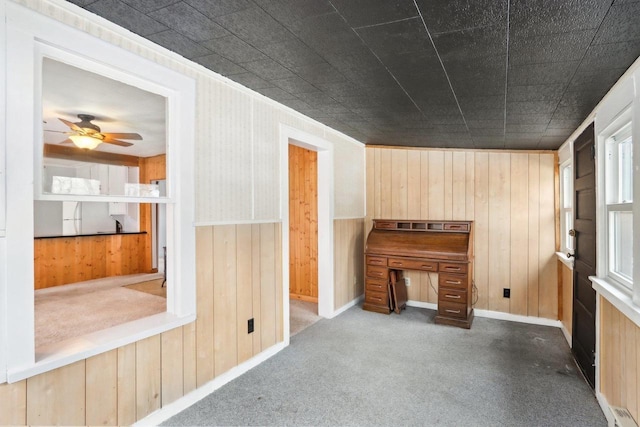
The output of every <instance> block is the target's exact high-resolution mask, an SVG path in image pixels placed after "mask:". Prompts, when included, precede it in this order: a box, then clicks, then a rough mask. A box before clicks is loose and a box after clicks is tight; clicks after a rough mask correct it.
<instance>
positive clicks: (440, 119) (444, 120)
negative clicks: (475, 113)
mask: <svg viewBox="0 0 640 427" xmlns="http://www.w3.org/2000/svg"><path fill="white" fill-rule="evenodd" d="M427 119H428V120H429V123H433V125H456V124H457V125H464V123H465V121H464V118H463V117H462V114H460V113H458V114H457V115H445V114H442V115H440V114H429V115H427Z"/></svg>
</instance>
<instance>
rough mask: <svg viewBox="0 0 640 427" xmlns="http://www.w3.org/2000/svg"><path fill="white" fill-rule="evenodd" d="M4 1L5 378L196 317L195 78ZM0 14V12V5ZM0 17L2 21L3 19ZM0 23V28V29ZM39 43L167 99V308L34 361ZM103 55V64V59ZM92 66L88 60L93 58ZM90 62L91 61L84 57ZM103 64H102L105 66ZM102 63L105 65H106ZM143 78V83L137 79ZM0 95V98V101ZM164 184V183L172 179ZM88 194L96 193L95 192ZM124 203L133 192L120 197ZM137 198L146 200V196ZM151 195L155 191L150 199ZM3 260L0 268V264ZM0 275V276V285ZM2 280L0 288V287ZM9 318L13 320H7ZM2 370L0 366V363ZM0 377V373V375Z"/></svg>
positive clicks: (65, 361)
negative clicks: (34, 208) (34, 228)
mask: <svg viewBox="0 0 640 427" xmlns="http://www.w3.org/2000/svg"><path fill="white" fill-rule="evenodd" d="M3 3H4V4H5V5H6V8H5V14H6V24H5V29H6V32H4V31H3V34H6V46H7V48H6V51H5V54H6V58H3V59H4V60H5V61H6V62H5V63H6V67H7V68H6V79H5V81H4V84H5V85H6V106H5V110H6V125H7V126H6V134H5V135H1V136H0V138H6V139H5V140H4V141H0V147H1V146H2V144H6V163H7V171H6V172H7V173H6V181H7V192H6V193H7V194H6V202H7V206H10V207H11V210H10V211H7V215H6V239H5V240H6V242H5V243H6V247H10V248H11V251H5V252H6V253H5V254H2V251H0V257H2V258H0V269H1V270H5V271H6V276H4V278H3V277H0V296H2V293H3V291H5V294H6V306H5V307H2V308H3V309H4V308H6V319H7V321H6V323H5V324H4V325H3V324H1V323H0V326H3V330H0V336H4V337H5V343H4V345H3V346H2V347H1V348H0V353H2V352H3V351H4V352H5V353H4V354H0V361H2V360H3V358H4V359H5V360H6V373H7V375H6V377H7V380H8V381H10V382H14V381H19V380H21V379H24V378H27V377H30V376H33V375H36V374H39V373H42V372H46V371H49V370H52V369H55V368H58V367H61V366H65V365H68V364H70V363H73V362H75V361H78V360H82V359H85V358H87V357H90V356H93V355H95V354H99V353H102V352H105V351H109V350H111V349H114V348H117V347H120V346H123V345H126V344H128V343H131V342H135V341H138V340H140V339H143V338H146V337H149V336H152V335H156V334H158V333H161V332H163V331H166V330H169V329H172V328H175V327H178V326H181V325H184V324H187V323H190V322H192V321H193V320H195V313H196V295H195V229H194V226H193V223H194V212H195V203H194V181H195V180H194V172H193V171H194V145H195V142H194V139H195V136H194V131H193V123H194V122H195V81H194V80H193V79H191V78H189V77H187V76H185V75H183V74H180V73H177V72H175V71H172V70H169V69H167V68H165V67H163V66H161V65H159V64H156V63H154V62H151V61H149V60H146V59H144V58H142V57H140V56H138V55H135V54H133V53H131V52H128V51H126V50H124V49H121V48H118V47H116V46H114V45H111V44H108V43H106V42H104V41H102V40H100V39H97V38H95V37H93V36H90V35H89V34H87V33H83V32H81V31H79V30H75V29H73V28H71V27H68V26H66V25H63V24H61V23H59V22H57V21H55V20H53V19H50V18H47V17H45V16H42V15H39V14H37V13H36V12H33V11H30V10H28V9H26V8H24V7H22V6H20V5H17V4H15V3H11V2H3ZM0 12H1V10H0ZM3 21H5V20H3ZM0 28H2V27H0ZM40 43H44V44H48V45H50V46H55V48H56V49H57V50H59V51H62V52H66V53H67V54H69V55H71V56H72V57H73V56H75V57H78V58H84V59H85V60H86V64H93V65H97V66H99V67H103V68H102V71H101V72H106V73H107V77H111V78H114V79H123V81H124V82H125V83H127V84H133V85H134V86H136V85H140V84H142V85H143V86H144V85H145V84H146V86H145V87H143V89H145V90H151V91H156V92H157V93H159V94H161V95H163V96H165V97H166V98H167V141H168V143H167V178H168V179H167V183H168V184H169V185H172V188H171V190H168V193H169V194H170V197H167V198H166V199H165V200H164V203H166V204H167V224H168V233H167V234H168V235H167V243H168V246H169V247H172V248H173V250H172V251H170V252H169V257H168V260H167V261H168V265H169V268H168V282H169V283H170V284H171V285H170V286H169V287H168V290H167V311H166V312H165V313H160V314H157V315H154V316H150V317H146V318H143V319H140V320H136V321H133V322H129V323H126V324H124V325H119V326H116V327H114V328H110V329H106V330H104V331H100V332H98V333H94V334H92V335H91V339H79V340H78V342H77V345H74V346H73V348H72V347H69V346H67V347H65V348H60V349H59V351H56V352H54V353H52V354H51V355H48V356H47V357H44V358H43V359H41V360H38V361H36V360H35V346H34V318H33V316H34V290H33V279H34V271H33V270H34V269H33V200H34V196H35V195H36V190H37V188H36V187H37V186H36V185H35V184H34V177H35V175H37V173H36V171H35V170H34V168H36V167H37V166H38V165H39V163H38V161H39V160H38V159H39V158H40V157H41V154H40V153H41V149H40V148H41V144H42V142H41V140H42V125H41V121H39V120H38V119H39V117H40V116H41V99H40V98H41V93H39V80H38V79H39V70H40V69H41V65H38V64H39V63H38V61H41V56H39V53H38V45H39V44H40ZM106 61H108V62H106ZM93 65H90V66H93ZM88 66H89V65H88ZM105 70H107V71H105ZM109 70H110V71H109ZM144 82H146V83H144ZM3 101H4V100H3ZM170 183H171V184H170ZM92 200H94V201H95V200H96V199H95V198H93V199H92ZM126 201H128V202H135V201H136V200H135V199H132V198H126ZM144 201H148V199H145V200H144ZM154 201H157V199H154ZM5 267H6V268H5ZM3 279H4V283H2V281H3ZM3 288H4V289H3ZM8 324H10V325H11V326H10V327H9V326H8ZM0 368H2V370H3V371H4V366H2V367H0ZM0 379H2V377H1V376H0Z"/></svg>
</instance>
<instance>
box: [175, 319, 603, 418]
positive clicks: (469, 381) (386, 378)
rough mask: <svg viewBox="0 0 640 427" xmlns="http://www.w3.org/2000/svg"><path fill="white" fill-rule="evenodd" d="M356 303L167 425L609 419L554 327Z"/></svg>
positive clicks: (305, 331) (318, 324)
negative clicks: (458, 323) (449, 321)
mask: <svg viewBox="0 0 640 427" xmlns="http://www.w3.org/2000/svg"><path fill="white" fill-rule="evenodd" d="M434 316H435V312H434V311H431V310H425V309H418V308H412V307H409V308H407V310H405V311H403V312H402V314H401V315H396V314H392V315H390V316H385V315H381V314H377V313H370V312H366V311H363V310H362V309H361V308H360V307H354V308H352V309H350V310H348V311H346V312H345V313H343V314H341V315H340V316H338V317H336V318H334V319H331V320H327V319H321V320H320V321H318V322H317V323H315V324H313V325H311V326H310V327H308V328H306V329H305V330H303V331H302V332H300V333H299V334H297V335H296V336H294V337H292V339H291V345H290V346H289V347H287V348H285V349H284V350H282V351H281V352H280V353H278V354H277V355H275V356H274V357H272V358H271V359H269V360H267V361H266V362H264V363H262V364H260V365H259V366H257V367H255V368H254V369H252V370H250V371H249V372H247V373H246V374H244V375H242V376H241V377H239V378H237V379H236V380H234V381H232V382H230V383H229V384H227V385H225V386H224V387H222V388H220V389H219V390H217V391H216V392H214V393H212V394H211V395H209V396H207V397H206V398H204V399H203V400H201V401H199V402H197V403H196V404H194V405H193V406H191V407H190V408H188V409H186V410H185V411H183V412H181V413H180V414H178V415H176V416H174V417H172V418H170V419H169V420H167V422H166V423H165V425H175V426H179V425H182V426H184V425H278V426H281V425H314V426H316V425H420V426H424V425H428V426H606V420H605V418H604V415H603V414H602V411H601V410H600V407H599V406H598V403H597V402H596V399H595V397H594V394H593V391H592V390H591V389H590V388H589V386H588V385H587V383H586V382H585V381H584V379H583V378H582V377H581V375H580V374H579V372H578V371H577V368H576V366H575V364H574V362H573V359H572V358H571V355H570V351H569V347H568V345H567V343H566V341H565V340H564V337H563V336H562V333H561V331H560V330H559V329H557V328H552V327H544V326H534V325H527V324H522V323H514V322H506V321H499V320H493V319H484V318H477V317H476V319H475V321H474V324H473V327H472V329H471V330H465V329H459V328H454V327H449V326H442V325H435V324H434V322H433V318H434Z"/></svg>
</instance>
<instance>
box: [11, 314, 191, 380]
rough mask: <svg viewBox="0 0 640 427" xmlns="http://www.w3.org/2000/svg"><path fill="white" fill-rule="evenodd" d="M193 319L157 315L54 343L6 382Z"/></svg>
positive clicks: (12, 371)
mask: <svg viewBox="0 0 640 427" xmlns="http://www.w3.org/2000/svg"><path fill="white" fill-rule="evenodd" d="M195 319H196V316H195V314H191V315H187V316H183V317H178V316H176V315H174V314H170V313H160V314H156V315H153V316H149V317H145V318H143V319H139V320H135V321H132V322H128V323H124V324H122V325H118V326H114V327H112V328H109V329H105V330H102V331H97V332H93V333H91V334H87V335H84V336H81V337H77V338H72V339H69V340H66V341H63V342H59V343H54V344H51V345H48V346H45V347H43V348H39V349H38V352H37V354H36V362H35V363H34V364H31V365H28V366H24V365H23V366H20V367H16V368H15V369H11V370H9V372H8V373H7V380H8V381H9V382H10V383H13V382H16V381H20V380H23V379H25V378H29V377H32V376H34V375H38V374H41V373H44V372H48V371H51V370H53V369H57V368H60V367H62V366H66V365H70V364H71V363H74V362H77V361H79V360H83V359H87V358H89V357H91V356H95V355H97V354H100V353H104V352H107V351H109V350H113V349H116V348H118V347H122V346H125V345H127V344H131V343H133V342H136V341H140V340H142V339H144V338H148V337H151V336H154V335H158V334H160V333H162V332H165V331H168V330H171V329H174V328H177V327H180V326H183V325H186V324H188V323H191V322H193V321H194V320H195Z"/></svg>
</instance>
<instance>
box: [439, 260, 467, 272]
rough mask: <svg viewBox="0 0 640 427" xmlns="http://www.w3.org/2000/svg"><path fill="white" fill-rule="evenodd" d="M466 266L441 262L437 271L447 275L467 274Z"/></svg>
mask: <svg viewBox="0 0 640 427" xmlns="http://www.w3.org/2000/svg"><path fill="white" fill-rule="evenodd" d="M467 266H468V264H457V263H453V262H441V263H440V266H439V269H438V271H444V272H448V273H456V274H467Z"/></svg>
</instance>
